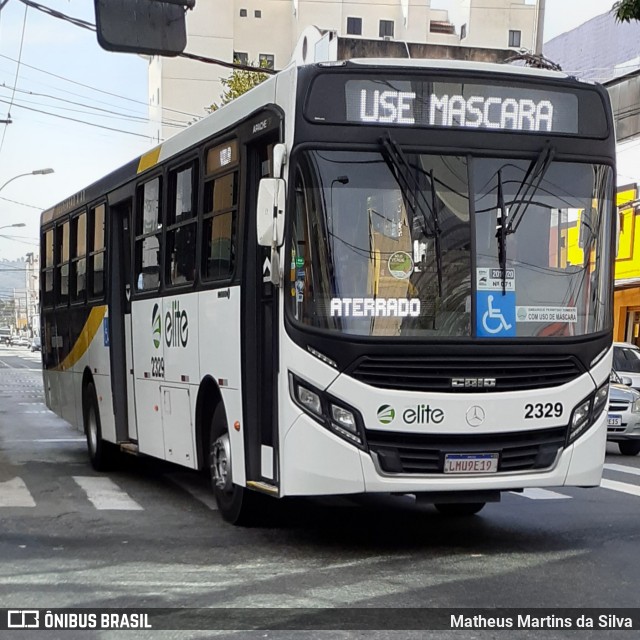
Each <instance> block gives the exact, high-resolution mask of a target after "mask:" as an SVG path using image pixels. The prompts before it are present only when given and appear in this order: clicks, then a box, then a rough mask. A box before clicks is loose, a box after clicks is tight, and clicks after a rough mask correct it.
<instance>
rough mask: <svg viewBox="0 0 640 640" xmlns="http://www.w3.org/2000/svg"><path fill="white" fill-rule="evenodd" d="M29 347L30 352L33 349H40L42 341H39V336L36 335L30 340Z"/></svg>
mask: <svg viewBox="0 0 640 640" xmlns="http://www.w3.org/2000/svg"><path fill="white" fill-rule="evenodd" d="M29 348H30V349H31V353H33V352H34V351H42V342H41V341H40V337H39V336H36V337H35V338H34V339H33V340H32V341H31V346H30V347H29Z"/></svg>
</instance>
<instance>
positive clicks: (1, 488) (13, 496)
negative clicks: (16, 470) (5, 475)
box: [0, 478, 36, 507]
mask: <svg viewBox="0 0 640 640" xmlns="http://www.w3.org/2000/svg"><path fill="white" fill-rule="evenodd" d="M35 506H36V503H35V501H34V499H33V497H32V496H31V493H30V492H29V489H27V485H26V484H25V483H24V481H23V480H22V479H21V478H12V479H11V480H6V481H5V482H0V507H35Z"/></svg>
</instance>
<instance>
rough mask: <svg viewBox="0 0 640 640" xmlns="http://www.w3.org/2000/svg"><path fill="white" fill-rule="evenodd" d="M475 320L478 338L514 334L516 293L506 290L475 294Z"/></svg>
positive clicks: (510, 335) (501, 336)
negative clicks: (504, 291) (503, 292)
mask: <svg viewBox="0 0 640 640" xmlns="http://www.w3.org/2000/svg"><path fill="white" fill-rule="evenodd" d="M476 321H477V326H478V337H480V338H510V337H514V336H515V335H516V294H515V292H513V291H508V292H507V293H505V294H504V295H503V294H502V293H490V292H488V291H478V293H477V294H476Z"/></svg>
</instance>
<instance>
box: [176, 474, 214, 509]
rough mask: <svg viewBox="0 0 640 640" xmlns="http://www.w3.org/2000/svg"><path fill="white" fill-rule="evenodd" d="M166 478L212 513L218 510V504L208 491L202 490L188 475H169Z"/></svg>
mask: <svg viewBox="0 0 640 640" xmlns="http://www.w3.org/2000/svg"><path fill="white" fill-rule="evenodd" d="M167 478H168V479H169V480H171V482H173V483H174V484H177V485H178V486H179V487H180V488H181V489H184V490H185V491H186V492H187V493H189V494H191V495H192V496H193V497H194V498H195V499H196V500H199V501H200V502H202V504H204V505H205V506H207V507H208V508H209V509H211V510H212V511H217V510H218V504H217V502H216V499H215V498H214V497H213V494H212V492H211V490H210V489H204V488H203V487H202V486H201V485H199V484H197V483H195V482H193V478H192V477H191V475H190V474H188V473H170V474H167Z"/></svg>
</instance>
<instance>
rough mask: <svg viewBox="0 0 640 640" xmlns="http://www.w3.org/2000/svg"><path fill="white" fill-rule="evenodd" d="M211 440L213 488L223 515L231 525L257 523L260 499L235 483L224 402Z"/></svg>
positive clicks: (215, 418) (215, 414) (217, 412)
mask: <svg viewBox="0 0 640 640" xmlns="http://www.w3.org/2000/svg"><path fill="white" fill-rule="evenodd" d="M209 440H210V443H209V471H210V475H211V486H212V488H213V494H214V496H215V498H216V502H217V504H218V510H219V511H220V514H221V515H222V517H223V518H224V519H225V520H226V521H227V522H230V523H231V524H237V525H245V526H246V525H251V524H254V523H255V521H256V518H257V511H258V508H259V505H258V504H257V503H258V499H259V498H260V497H261V496H258V495H257V494H255V492H253V491H250V490H248V489H245V488H244V487H241V486H239V485H237V484H234V483H233V463H232V459H231V445H230V441H229V428H228V426H227V418H226V415H225V411H224V407H223V406H222V403H219V404H218V406H217V407H216V409H215V411H214V412H213V418H212V420H211V430H210V438H209Z"/></svg>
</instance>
